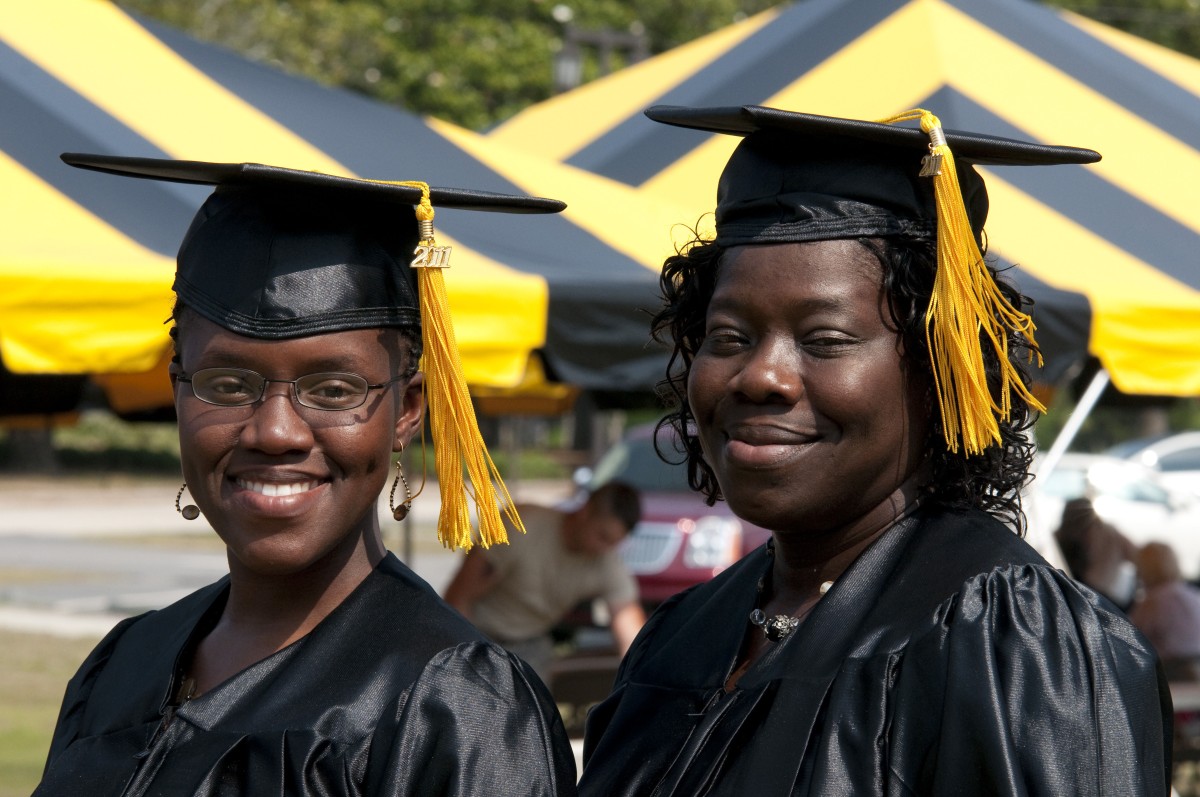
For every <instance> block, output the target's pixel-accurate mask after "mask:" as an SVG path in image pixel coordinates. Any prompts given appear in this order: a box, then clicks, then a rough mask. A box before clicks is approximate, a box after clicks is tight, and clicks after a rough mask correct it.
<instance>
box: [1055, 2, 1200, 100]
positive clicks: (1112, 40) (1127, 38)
mask: <svg viewBox="0 0 1200 797" xmlns="http://www.w3.org/2000/svg"><path fill="white" fill-rule="evenodd" d="M1061 13H1062V15H1063V17H1064V18H1065V19H1066V20H1067V21H1068V22H1070V23H1071V24H1072V25H1074V26H1075V27H1077V28H1080V29H1082V30H1083V31H1084V32H1085V33H1087V34H1089V35H1091V36H1095V37H1096V38H1097V39H1099V40H1100V41H1102V42H1104V43H1105V44H1107V45H1109V46H1110V47H1112V48H1113V49H1115V50H1118V51H1120V52H1122V53H1124V54H1125V55H1127V56H1129V57H1130V58H1132V59H1133V60H1135V61H1138V62H1140V63H1142V64H1143V65H1145V66H1147V67H1149V68H1150V69H1152V70H1154V71H1155V72H1157V73H1158V74H1160V75H1162V76H1163V77H1164V78H1166V79H1167V80H1171V81H1174V82H1175V83H1177V84H1178V85H1180V86H1182V87H1183V88H1185V89H1187V90H1188V91H1190V92H1192V93H1193V94H1195V95H1196V96H1197V97H1200V60H1197V59H1195V58H1192V57H1191V56H1187V55H1184V54H1183V53H1180V52H1177V51H1175V50H1171V49H1168V48H1166V47H1163V46H1162V45H1160V44H1155V43H1154V42H1152V41H1149V40H1147V39H1143V38H1141V37H1139V36H1134V35H1133V34H1131V33H1126V32H1125V31H1123V30H1117V29H1116V28H1112V27H1109V26H1108V25H1101V24H1100V23H1099V22H1096V21H1094V20H1091V19H1088V18H1087V17H1083V16H1080V15H1078V14H1073V13H1071V12H1069V11H1063V12H1061Z"/></svg>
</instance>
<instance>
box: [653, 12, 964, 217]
mask: <svg viewBox="0 0 1200 797" xmlns="http://www.w3.org/2000/svg"><path fill="white" fill-rule="evenodd" d="M913 53H923V54H925V55H926V57H920V58H914V57H913ZM930 53H933V54H934V55H935V56H936V37H935V36H933V35H932V32H931V30H930V21H929V14H928V9H925V8H923V7H920V6H919V4H909V5H907V6H905V7H903V8H902V9H901V10H900V11H898V12H897V13H895V14H893V15H891V16H890V17H888V18H886V19H884V20H883V21H882V22H880V23H879V24H878V25H876V26H875V27H873V28H871V29H870V30H868V31H866V32H865V33H864V34H863V35H862V36H859V37H858V38H857V39H855V40H854V41H853V42H850V43H849V44H847V45H846V46H845V47H843V48H842V49H841V50H839V51H838V52H837V53H835V54H833V55H832V56H830V57H829V58H828V59H826V60H825V61H824V62H823V63H821V64H819V65H818V66H816V67H815V68H813V69H811V70H809V71H808V72H807V73H805V74H804V75H802V76H801V77H800V78H798V79H797V80H795V81H794V82H792V83H791V84H789V85H788V86H786V87H785V88H783V89H782V90H781V91H779V92H778V93H776V94H775V95H773V96H771V97H767V98H762V99H761V101H760V100H759V99H758V98H747V102H761V104H762V105H769V106H772V107H776V108H789V109H792V110H798V111H804V112H805V113H817V114H825V115H828V116H845V117H849V118H855V119H875V118H878V117H880V116H884V115H886V114H888V113H891V112H893V111H899V110H903V109H905V108H911V107H914V106H916V105H918V104H919V103H920V101H922V100H924V99H925V98H926V97H928V96H929V95H930V94H932V93H933V92H934V91H936V90H937V89H938V88H940V87H941V86H942V84H943V82H944V80H943V78H942V71H941V69H940V64H939V59H938V58H937V57H932V58H931V57H928V55H929V54H930ZM881 63H886V64H887V65H888V68H887V69H882V70H881V69H879V64H881ZM863 75H871V79H870V80H863V79H862V76H863ZM847 86H853V87H854V90H853V91H847V88H846V87H847ZM738 141H739V139H738V138H736V137H733V136H712V137H711V138H709V139H708V140H707V141H705V142H704V143H703V144H701V145H700V146H698V147H697V148H696V149H694V150H692V151H691V152H689V153H688V154H686V155H684V156H683V157H681V158H680V159H679V160H677V161H675V162H674V163H672V164H671V165H670V166H669V167H667V168H666V169H664V170H663V171H662V172H660V173H659V174H657V175H655V176H654V177H652V178H651V179H649V180H647V181H646V182H645V183H643V184H642V186H641V188H642V189H643V190H646V191H649V192H653V193H655V194H656V195H658V196H662V197H666V198H672V199H675V200H677V201H679V202H680V204H681V205H684V206H685V214H684V216H683V217H682V218H681V219H680V220H681V221H687V222H689V223H690V222H692V221H694V220H695V219H696V218H698V217H699V215H700V214H702V213H711V212H712V209H713V207H714V206H715V204H716V178H717V175H718V174H720V173H721V170H722V169H723V168H724V166H725V162H726V161H727V160H728V159H729V155H730V154H731V153H732V152H733V148H734V147H735V146H736V145H737V143H738ZM707 221H708V222H709V224H708V227H709V229H711V217H710V218H709V219H707Z"/></svg>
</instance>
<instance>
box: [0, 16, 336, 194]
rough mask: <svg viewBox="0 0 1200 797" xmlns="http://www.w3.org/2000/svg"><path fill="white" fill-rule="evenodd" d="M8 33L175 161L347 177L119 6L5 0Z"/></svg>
mask: <svg viewBox="0 0 1200 797" xmlns="http://www.w3.org/2000/svg"><path fill="white" fill-rule="evenodd" d="M64 19H69V20H70V23H69V24H64V23H63V20H64ZM0 30H3V36H4V38H5V41H6V42H7V43H8V44H9V45H10V46H11V47H13V48H14V49H16V50H17V51H19V52H20V53H21V54H22V55H24V56H25V57H26V58H28V59H30V60H31V61H33V62H34V63H36V64H37V65H38V66H40V67H41V68H42V69H44V70H45V71H46V72H48V73H50V74H51V75H53V76H54V77H55V78H57V79H58V80H60V81H62V82H63V83H65V84H66V85H68V86H70V87H71V88H72V89H74V90H75V91H76V92H78V93H79V94H81V95H82V96H83V97H85V98H87V99H88V100H89V101H91V102H92V103H93V104H95V105H96V106H97V107H99V108H101V109H103V110H104V111H106V112H107V113H109V114H111V115H112V116H114V117H116V118H117V119H118V120H120V121H122V122H124V123H125V124H126V125H127V126H129V127H130V128H132V129H133V130H135V131H137V132H138V133H139V134H140V135H142V136H144V137H145V138H146V139H147V140H149V141H150V142H151V143H153V144H154V145H155V146H157V147H159V148H160V149H161V150H162V151H163V152H166V153H168V154H169V155H171V156H172V157H176V158H186V159H191V160H212V161H221V162H223V161H229V162H243V161H255V162H261V163H272V164H276V165H281V166H292V167H295V168H301V169H311V170H314V171H322V172H330V173H334V174H345V173H346V172H345V170H344V169H342V168H341V166H340V165H339V164H338V163H337V162H336V161H334V160H332V159H331V158H329V157H328V156H327V155H325V153H323V152H322V151H321V150H319V149H317V148H315V147H313V146H312V145H310V144H308V143H307V142H306V141H304V140H303V139H301V138H299V137H298V136H296V135H295V134H293V133H292V132H291V131H290V130H288V129H287V128H286V127H283V126H282V125H280V124H278V123H277V122H275V121H274V120H273V119H271V118H270V117H269V116H267V115H266V114H264V113H262V112H261V111H259V110H258V109H257V108H255V107H253V106H252V105H249V104H247V103H246V102H244V101H242V100H241V99H240V98H239V97H237V96H236V95H234V94H232V93H231V92H229V91H228V90H226V89H225V88H224V87H222V86H220V85H219V84H217V83H215V82H213V81H212V80H210V79H209V78H208V77H207V76H206V75H205V74H204V73H202V72H200V71H199V70H197V69H196V68H194V67H193V66H192V65H191V64H189V63H188V62H187V61H185V60H183V59H181V58H180V57H179V56H178V55H176V54H175V53H174V52H173V51H172V50H171V49H170V48H168V47H166V46H165V45H163V44H162V43H161V42H160V41H159V40H158V39H156V38H155V37H154V36H152V35H150V34H149V33H148V32H147V31H146V30H145V29H144V28H142V27H141V26H140V25H138V24H137V23H136V22H134V21H133V20H131V19H130V18H129V17H127V16H126V15H125V14H123V13H121V11H120V10H119V9H118V8H117V7H116V6H115V5H114V4H112V3H109V2H102V0H38V2H36V3H4V4H3V11H2V12H0ZM149 109H153V110H152V112H151V111H150V110H149Z"/></svg>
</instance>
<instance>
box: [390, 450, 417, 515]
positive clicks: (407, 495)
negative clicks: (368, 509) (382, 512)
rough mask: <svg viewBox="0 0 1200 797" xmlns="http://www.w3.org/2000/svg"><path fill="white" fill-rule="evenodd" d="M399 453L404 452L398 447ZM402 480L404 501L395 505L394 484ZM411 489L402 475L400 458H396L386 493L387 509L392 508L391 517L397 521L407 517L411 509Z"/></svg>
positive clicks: (402, 467)
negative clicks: (390, 487)
mask: <svg viewBox="0 0 1200 797" xmlns="http://www.w3.org/2000/svg"><path fill="white" fill-rule="evenodd" d="M400 453H402V454H403V453H404V449H400ZM400 482H404V503H402V504H401V505H400V506H396V485H398V484H399V483H400ZM412 499H413V495H412V490H410V489H409V487H408V479H407V478H406V477H405V475H404V465H403V464H402V463H401V462H400V460H396V478H394V479H392V491H391V492H390V493H388V509H390V510H392V517H393V518H395V519H396V521H397V522H399V521H401V520H404V518H406V517H408V512H409V510H410V509H412Z"/></svg>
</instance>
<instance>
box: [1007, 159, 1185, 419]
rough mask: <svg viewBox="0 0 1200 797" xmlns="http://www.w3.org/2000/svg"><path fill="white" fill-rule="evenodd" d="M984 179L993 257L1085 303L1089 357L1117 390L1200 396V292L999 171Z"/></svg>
mask: <svg viewBox="0 0 1200 797" xmlns="http://www.w3.org/2000/svg"><path fill="white" fill-rule="evenodd" d="M985 179H986V180H987V184H988V195H989V197H990V198H991V203H992V212H991V213H989V215H988V225H987V231H988V240H989V242H991V249H992V251H993V253H994V254H997V255H1000V256H1003V257H1004V258H1005V259H1006V260H1008V261H1010V262H1013V263H1017V264H1018V266H1019V267H1020V268H1021V269H1022V270H1025V271H1028V272H1029V273H1031V274H1033V275H1034V276H1036V277H1037V278H1038V279H1040V280H1042V281H1043V282H1045V283H1046V284H1048V285H1052V286H1054V287H1057V288H1062V289H1064V290H1070V291H1076V292H1079V293H1083V294H1084V295H1086V296H1087V297H1088V300H1089V301H1090V302H1091V304H1092V334H1091V343H1090V345H1091V348H1092V352H1093V354H1095V355H1096V356H1098V357H1099V358H1100V359H1101V361H1102V362H1103V363H1104V365H1105V367H1107V368H1108V369H1109V371H1110V373H1111V374H1112V378H1113V382H1114V384H1116V386H1117V387H1119V388H1120V389H1121V390H1124V391H1127V392H1131V393H1147V394H1152V395H1196V394H1197V393H1200V361H1197V359H1196V357H1195V349H1196V339H1197V335H1198V333H1197V332H1196V330H1197V329H1200V292H1197V291H1195V290H1193V289H1192V288H1190V287H1189V286H1187V285H1185V284H1183V283H1181V282H1179V281H1177V280H1175V279H1172V278H1171V277H1170V276H1168V275H1166V274H1163V273H1162V272H1161V271H1158V270H1157V269H1155V268H1154V267H1152V266H1150V265H1148V264H1146V263H1144V262H1142V261H1141V260H1140V259H1138V258H1136V257H1134V256H1132V255H1130V254H1129V253H1127V252H1125V251H1123V250H1121V249H1119V248H1117V247H1115V246H1113V244H1111V243H1110V242H1109V241H1107V240H1106V239H1104V238H1103V237H1101V236H1099V235H1096V234H1095V233H1092V232H1091V231H1089V230H1087V229H1085V228H1083V227H1080V226H1079V225H1077V224H1075V223H1074V222H1073V221H1071V220H1070V219H1068V218H1066V217H1065V216H1063V215H1061V214H1060V213H1058V211H1056V210H1055V209H1054V208H1052V207H1050V206H1048V205H1044V204H1042V203H1040V202H1038V201H1037V200H1036V199H1034V198H1032V197H1030V196H1028V195H1027V194H1025V193H1023V192H1021V191H1020V190H1018V189H1017V188H1015V187H1014V186H1013V185H1012V184H1011V183H1008V182H1006V181H1005V180H1004V179H1003V172H1002V171H988V172H987V174H986V178H985ZM1147 307H1153V308H1154V312H1153V313H1147V312H1146V308H1147ZM1035 317H1036V311H1035ZM1185 330H1187V331H1185Z"/></svg>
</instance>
